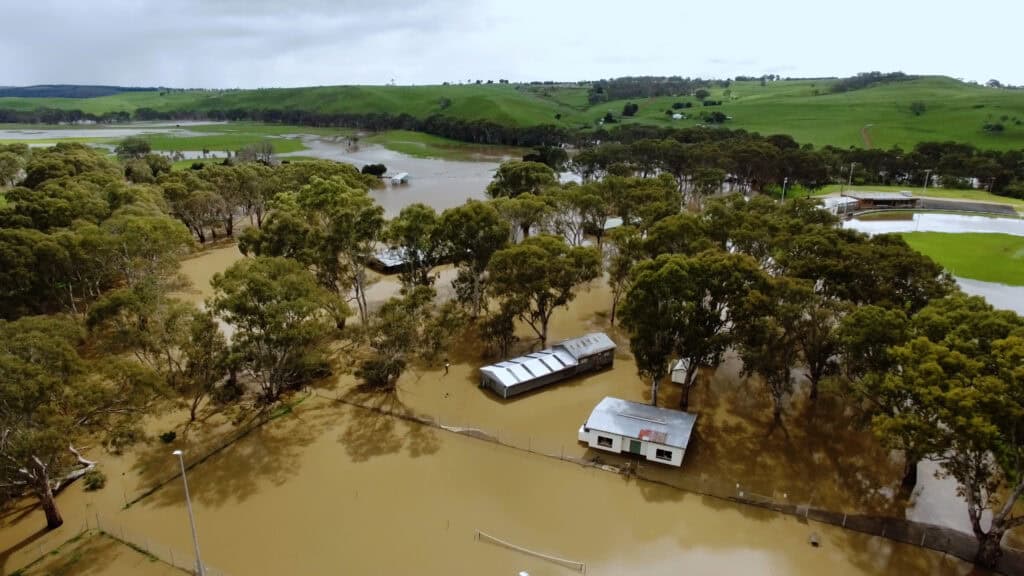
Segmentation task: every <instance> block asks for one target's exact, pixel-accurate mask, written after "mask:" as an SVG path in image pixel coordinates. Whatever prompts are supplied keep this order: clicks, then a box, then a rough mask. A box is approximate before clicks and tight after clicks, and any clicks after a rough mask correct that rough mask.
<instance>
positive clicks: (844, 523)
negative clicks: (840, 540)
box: [843, 512, 846, 528]
mask: <svg viewBox="0 0 1024 576" xmlns="http://www.w3.org/2000/svg"><path fill="white" fill-rule="evenodd" d="M843 528H846V512H843Z"/></svg>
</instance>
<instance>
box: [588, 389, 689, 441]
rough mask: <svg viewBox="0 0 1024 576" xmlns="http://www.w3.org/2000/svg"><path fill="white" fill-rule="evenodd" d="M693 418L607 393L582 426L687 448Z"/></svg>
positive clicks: (684, 413)
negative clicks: (613, 396)
mask: <svg viewBox="0 0 1024 576" xmlns="http://www.w3.org/2000/svg"><path fill="white" fill-rule="evenodd" d="M696 422H697V415H696V414H690V413H689V412H680V411H679V410H669V409H667V408H658V407H657V406H651V405H649V404H640V403H637V402H630V401H628V400H622V399H621V398H612V397H611V396H606V397H605V398H604V400H601V402H599V403H598V405H597V406H596V407H594V411H593V412H591V413H590V418H587V423H586V424H584V426H585V427H587V428H590V429H591V430H598V431H601V432H608V433H609V434H618V435H619V436H625V437H627V438H637V439H640V438H643V439H645V440H650V441H652V442H657V443H659V444H664V445H666V446H673V447H676V448H686V445H687V444H689V443H690V435H691V434H692V433H693V426H694V424H696Z"/></svg>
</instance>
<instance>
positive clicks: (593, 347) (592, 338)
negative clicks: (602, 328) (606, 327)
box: [554, 332, 615, 360]
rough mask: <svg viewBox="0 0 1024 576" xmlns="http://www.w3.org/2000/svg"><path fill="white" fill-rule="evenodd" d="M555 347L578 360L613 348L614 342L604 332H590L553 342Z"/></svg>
mask: <svg viewBox="0 0 1024 576" xmlns="http://www.w3.org/2000/svg"><path fill="white" fill-rule="evenodd" d="M554 347H555V349H558V348H564V349H565V350H566V351H567V352H569V354H572V356H573V358H575V359H576V360H579V359H580V358H585V357H587V356H593V355H594V354H600V353H601V352H605V351H607V350H614V349H615V342H612V339H611V338H609V337H608V335H607V334H605V333H604V332H591V333H590V334H585V335H583V336H580V337H579V338H570V339H568V340H563V341H562V342H559V343H558V344H555V346H554Z"/></svg>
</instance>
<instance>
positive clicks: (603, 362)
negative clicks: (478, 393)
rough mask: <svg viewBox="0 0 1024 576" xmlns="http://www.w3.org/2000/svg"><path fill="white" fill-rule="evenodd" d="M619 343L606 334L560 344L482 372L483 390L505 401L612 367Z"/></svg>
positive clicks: (600, 333) (588, 336)
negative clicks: (616, 343)
mask: <svg viewBox="0 0 1024 576" xmlns="http://www.w3.org/2000/svg"><path fill="white" fill-rule="evenodd" d="M614 361H615V342H612V339H611V338H609V337H608V335H606V334H604V333H603V332H594V333H591V334H587V335H585V336H580V337H579V338H572V339H569V340H565V341H563V342H559V343H557V344H555V345H554V346H552V347H551V348H546V349H544V350H541V351H540V352H533V353H532V354H527V355H525V356H520V357H518V358H512V359H509V360H503V361H501V362H498V363H497V364H491V365H490V366H484V367H483V368H481V369H480V387H481V388H490V389H491V390H493V391H494V392H495V393H496V394H497V395H499V396H501V397H502V398H509V397H511V396H515V395H517V394H522V393H524V392H529V391H530V390H535V389H537V388H540V387H542V386H547V385H548V384H552V383H554V382H558V381H560V380H565V379H566V378H572V377H573V376H575V375H577V374H581V373H584V372H593V371H595V370H600V369H602V368H605V367H608V366H611V365H612V363H613V362H614Z"/></svg>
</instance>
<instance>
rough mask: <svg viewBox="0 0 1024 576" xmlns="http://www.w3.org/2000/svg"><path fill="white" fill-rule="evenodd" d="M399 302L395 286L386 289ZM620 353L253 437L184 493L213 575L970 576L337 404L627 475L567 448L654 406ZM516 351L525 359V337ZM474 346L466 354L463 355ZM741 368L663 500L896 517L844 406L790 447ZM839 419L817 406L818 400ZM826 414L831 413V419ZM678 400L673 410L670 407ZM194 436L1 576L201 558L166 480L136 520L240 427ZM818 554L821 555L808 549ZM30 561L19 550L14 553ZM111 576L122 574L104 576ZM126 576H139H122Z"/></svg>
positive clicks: (75, 496)
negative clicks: (588, 427)
mask: <svg viewBox="0 0 1024 576" xmlns="http://www.w3.org/2000/svg"><path fill="white" fill-rule="evenodd" d="M239 257H240V255H239V254H238V251H237V249H234V248H233V247H230V246H229V247H223V248H217V249H214V250H210V251H207V252H206V253H204V254H202V255H200V256H198V257H196V258H193V259H190V260H187V261H185V262H184V263H183V265H182V270H183V272H184V273H185V274H186V275H187V276H189V277H190V278H191V280H192V281H193V282H194V284H195V285H196V287H197V292H196V294H195V295H194V296H195V297H196V298H198V297H200V296H202V295H203V294H208V292H207V291H208V288H206V287H205V286H206V281H207V280H208V278H209V277H210V276H212V274H213V273H214V272H216V271H218V270H222V269H223V268H224V267H226V266H227V265H229V264H230V263H231V262H233V261H234V260H237V259H238V258H239ZM389 282H391V279H388V280H384V281H382V282H381V283H380V284H382V285H383V284H385V283H389ZM609 302H610V297H609V295H608V291H607V289H606V288H604V287H603V286H602V285H600V284H597V285H596V286H594V287H593V288H592V289H589V290H584V291H582V293H581V294H580V296H579V297H578V298H577V299H576V300H575V301H574V302H573V304H572V306H570V307H569V308H568V309H561V310H559V311H557V312H556V313H555V315H554V317H553V320H552V325H551V333H552V340H557V339H559V338H564V337H568V336H573V335H577V334H579V333H582V332H585V331H590V330H595V329H608V326H607V320H606V319H605V317H604V314H603V312H604V311H606V310H607V306H608V303H609ZM610 332H611V334H612V335H613V337H615V338H616V340H617V341H618V342H620V343H621V344H622V348H621V349H620V353H619V354H618V356H617V358H616V364H615V367H614V368H613V369H610V370H606V371H604V372H601V373H598V374H595V375H593V376H590V377H586V378H578V379H574V380H571V381H568V382H566V383H563V384H561V385H556V386H553V387H550V388H546V389H543V390H540V391H537V392H535V393H532V394H529V395H526V396H523V397H519V398H516V399H512V400H500V399H498V398H496V397H494V396H493V395H491V394H490V393H488V392H486V391H483V390H481V389H479V388H478V387H477V386H476V380H477V378H476V371H475V370H476V368H477V367H478V366H479V365H481V364H482V363H484V362H486V361H487V360H486V359H484V358H482V357H481V352H480V349H479V345H478V344H477V343H475V342H473V341H470V342H463V343H458V344H457V345H456V346H455V347H454V352H453V354H452V356H451V360H452V362H453V365H452V368H451V371H450V373H449V374H447V375H445V374H444V372H443V370H442V369H440V368H439V367H437V366H424V365H414V366H412V367H411V368H410V369H409V370H408V371H407V372H406V374H404V375H403V377H402V379H401V380H400V383H399V390H398V393H397V394H394V395H379V394H365V393H360V392H359V391H358V390H357V389H356V387H355V386H354V384H355V382H354V380H353V378H352V377H351V376H350V375H346V374H341V375H339V376H338V377H336V378H334V379H332V380H329V381H326V382H323V383H321V384H320V385H319V386H318V387H317V388H316V390H315V393H314V395H313V396H312V397H310V398H309V399H308V400H306V401H305V402H303V403H301V404H299V405H298V407H297V408H296V409H295V410H294V411H293V412H292V413H290V414H288V415H287V416H285V417H282V418H280V419H278V420H275V421H273V422H271V423H270V424H268V425H266V426H264V427H262V428H259V429H257V430H256V431H254V432H252V433H250V434H248V435H247V436H245V437H244V438H243V439H242V440H240V441H238V442H237V443H235V444H233V445H231V446H230V447H228V448H227V449H225V450H223V451H221V452H219V453H217V454H216V455H214V456H213V457H211V458H209V459H208V460H206V461H204V462H203V463H202V464H200V465H198V466H196V467H195V468H193V469H191V470H190V471H189V483H190V488H191V493H192V498H193V504H194V506H195V515H196V521H197V524H198V529H199V537H200V541H201V545H202V550H203V556H204V559H205V560H206V562H207V563H208V564H210V565H211V566H214V567H216V568H217V569H218V570H222V571H225V572H227V573H229V574H246V575H256V576H259V575H262V574H313V575H315V574H338V573H351V574H368V573H370V574H373V573H379V574H412V573H420V574H453V575H458V574H474V575H475V574H516V573H518V572H519V571H526V572H528V573H530V574H532V575H560V574H572V573H575V572H573V571H572V570H570V569H568V568H566V567H564V566H562V565H559V564H556V563H551V562H549V561H546V560H542V559H540V558H536V557H533V556H529V555H525V554H523V553H521V552H517V551H513V550H511V549H508V548H505V547H503V546H500V545H496V544H493V543H489V542H487V541H486V539H485V540H484V541H480V540H478V539H477V537H476V536H477V531H482V532H484V533H486V534H489V535H491V536H494V537H496V538H500V539H503V540H505V541H508V542H510V543H512V544H514V545H517V546H521V547H525V548H528V549H531V550H535V551H538V552H542V553H545V554H548V555H552V556H556V557H559V558H563V559H566V560H570V561H574V562H582V563H584V564H585V565H586V571H587V573H589V574H609V575H611V574H623V573H642V574H655V575H658V574H678V573H679V572H680V570H685V571H686V572H687V573H690V574H721V573H738V574H754V575H759V574H764V575H768V574H796V575H801V574H806V575H808V576H809V575H816V574H821V573H824V572H828V573H830V574H833V575H835V576H841V575H881V574H890V573H898V574H939V575H945V574H950V575H951V574H967V573H969V572H970V567H969V566H967V565H966V564H964V563H962V562H959V561H957V560H953V559H950V558H948V557H944V556H943V555H942V554H939V553H935V552H932V551H928V550H925V549H920V548H915V547H911V546H906V545H900V544H896V543H893V542H891V541H888V540H885V539H882V538H877V537H869V536H865V535H863V534H859V533H854V532H849V531H844V530H842V529H840V528H837V527H834V526H828V525H821V524H817V523H814V522H810V523H807V522H803V521H800V520H797V519H796V518H794V517H790V516H785V515H779V514H775V513H771V512H768V511H765V510H763V509H760V508H756V507H750V506H741V505H737V504H733V503H730V502H727V501H725V500H721V499H717V498H712V497H706V496H700V495H697V494H693V493H691V492H686V491H682V490H678V489H676V488H671V487H668V486H664V485H661V484H654V483H649V482H645V481H638V480H636V479H627V478H626V477H623V476H620V475H617V474H613V473H609V472H606V471H603V470H600V469H596V468H590V467H581V466H580V465H578V464H574V463H570V462H563V461H559V460H558V459H554V458H546V457H544V456H541V455H539V454H536V453H530V452H528V451H526V450H516V449H513V448H509V447H505V446H499V445H496V444H493V443H489V442H486V441H482V440H478V439H475V438H470V437H467V436H462V435H458V434H455V433H452V432H448V431H444V430H440V429H437V428H434V427H428V426H423V425H421V424H418V423H412V422H409V421H406V420H401V419H397V418H394V417H391V416H384V415H381V414H379V413H377V412H373V411H369V410H366V409H362V408H355V407H351V406H347V405H344V404H339V403H337V402H334V401H333V400H332V399H333V398H344V399H346V400H349V401H357V402H362V403H367V404H371V405H376V406H380V407H382V408H387V409H390V410H395V411H399V412H402V411H405V412H409V413H415V414H419V415H426V416H430V417H433V418H436V419H439V420H440V421H441V423H442V424H444V425H445V426H452V425H458V426H466V427H473V428H478V429H482V430H485V431H486V432H488V433H490V434H492V435H495V436H498V437H499V438H500V440H501V441H502V442H503V443H508V444H512V445H515V446H519V447H521V448H529V450H531V451H533V452H542V453H546V454H554V455H558V454H564V455H566V456H572V457H580V458H583V459H592V458H594V457H598V456H599V457H600V458H601V460H603V461H604V462H606V463H612V464H617V463H621V462H624V461H625V459H624V458H618V457H615V456H613V455H609V454H605V453H600V454H598V453H595V452H593V451H590V450H588V449H587V448H586V447H585V446H582V445H580V444H578V443H577V442H576V429H577V428H578V427H579V425H580V423H581V422H582V421H583V419H584V418H585V417H586V415H587V414H588V413H589V411H590V409H591V408H592V407H593V406H594V404H596V402H597V401H598V400H599V399H600V398H601V397H603V396H604V395H609V394H613V395H616V396H620V397H623V398H627V399H632V400H640V401H643V400H646V399H648V396H647V395H648V388H647V386H646V385H645V384H644V383H643V382H642V381H641V380H640V379H639V378H638V377H637V375H636V371H635V365H634V364H633V363H632V362H631V360H630V357H629V355H628V354H627V353H626V348H627V345H626V341H625V340H624V339H623V338H622V336H621V335H619V334H618V333H617V332H615V331H614V330H610ZM519 334H520V336H521V337H522V338H523V339H524V340H523V343H521V344H520V348H519V350H517V351H522V350H523V349H526V348H528V346H529V345H528V342H527V338H528V334H529V333H528V332H526V331H525V330H520V331H519ZM471 340H472V339H471ZM737 370H738V365H737V362H736V360H735V358H730V359H729V360H728V361H727V363H726V365H725V366H723V368H721V369H719V370H718V371H717V372H716V373H715V374H713V375H710V374H709V375H706V378H705V379H704V380H703V381H702V382H701V383H700V384H699V385H698V387H697V389H696V390H695V392H694V394H693V396H692V403H691V410H692V411H694V412H696V413H697V414H699V419H698V430H697V433H696V435H695V440H694V444H693V445H692V446H691V448H690V450H689V452H688V453H687V455H686V459H685V460H684V466H683V468H682V469H675V468H668V467H660V466H656V465H653V464H651V465H643V467H642V469H641V473H643V474H644V475H645V476H651V477H655V478H657V479H658V480H660V481H662V482H667V483H670V484H671V483H675V484H680V485H686V484H687V483H692V482H698V483H702V484H703V486H704V488H705V491H707V492H712V493H716V494H717V493H721V492H723V491H726V492H727V491H729V490H731V489H732V487H734V486H737V485H739V486H737V489H740V490H742V491H743V492H745V493H746V494H750V495H763V496H765V497H770V498H773V499H776V500H778V501H789V502H793V503H810V504H811V505H813V506H816V507H824V508H832V509H836V510H845V511H849V512H856V511H863V512H879V513H881V512H882V511H885V510H890V509H891V507H892V503H891V502H890V501H889V499H888V497H887V496H886V495H885V493H886V490H885V488H886V487H887V486H892V485H894V483H895V482H896V481H897V479H898V475H899V474H898V473H899V468H900V467H899V463H898V462H893V461H890V459H889V458H887V456H886V455H885V454H883V453H880V452H879V451H878V450H877V448H872V446H873V444H872V442H871V441H870V437H869V435H867V434H865V433H862V432H859V431H858V430H857V428H856V427H855V426H852V425H851V423H850V418H849V417H848V416H844V414H843V412H842V411H841V410H838V409H837V406H833V405H830V404H829V403H828V402H822V401H819V404H818V405H817V406H815V407H809V406H807V405H806V402H803V401H802V392H798V393H797V394H796V396H797V397H796V398H793V399H791V407H790V409H789V410H787V413H786V420H787V427H786V429H785V430H782V429H777V430H774V431H772V430H771V427H770V421H771V416H770V409H769V404H768V402H767V399H766V397H765V396H764V394H762V393H761V392H760V390H759V389H758V388H756V387H755V388H751V387H749V386H750V385H749V383H747V382H745V381H743V380H742V379H740V378H739V377H738V374H737ZM826 398H827V396H826ZM824 399H825V398H823V400H824ZM677 401H678V390H677V389H673V388H672V387H671V386H666V387H665V388H663V396H662V398H661V402H660V403H662V404H665V405H674V404H676V403H677ZM202 417H203V421H202V422H200V423H199V424H198V425H197V426H196V427H195V428H193V430H192V431H190V432H189V433H188V435H187V436H186V435H185V434H184V433H183V429H182V425H183V423H184V420H185V417H184V416H183V414H182V412H181V411H175V412H169V413H166V414H162V415H160V416H158V417H156V418H153V419H152V421H151V423H150V425H149V427H148V428H149V430H150V433H151V434H152V435H155V434H157V433H159V432H163V431H166V430H168V429H177V430H178V432H179V439H178V440H177V441H176V442H175V443H174V444H173V445H165V444H163V443H161V442H160V441H159V440H155V439H153V440H150V441H147V442H145V443H144V444H143V445H141V446H139V447H137V448H136V449H134V450H133V451H132V452H131V453H129V454H127V455H125V456H123V457H116V456H111V455H107V454H104V453H103V452H102V451H100V450H98V449H96V448H93V449H92V450H89V451H88V452H87V454H89V455H90V456H94V457H95V458H96V459H98V460H100V461H101V466H103V469H104V471H105V472H106V474H107V476H108V479H109V480H108V484H107V487H106V488H105V489H104V490H101V491H99V492H95V493H86V492H83V491H82V487H81V484H80V483H79V484H76V485H74V486H72V487H71V488H69V489H68V490H67V491H66V492H65V493H63V494H61V495H60V496H59V497H58V502H59V503H60V505H61V506H62V507H63V512H64V514H65V517H66V519H67V522H68V524H67V529H65V528H62V529H61V530H58V531H57V532H55V533H50V534H44V535H41V536H40V535H38V533H37V532H36V530H37V529H38V527H39V526H41V525H42V517H41V514H40V513H39V511H38V510H30V509H28V508H24V507H23V508H21V509H18V510H16V511H15V512H14V513H12V514H9V515H8V516H7V517H5V518H4V519H3V520H2V521H0V522H2V523H3V524H0V525H2V526H3V528H2V529H0V549H8V550H13V552H11V553H10V554H4V553H0V573H4V572H5V570H7V571H9V570H11V569H14V568H16V567H17V566H20V565H23V564H24V563H25V562H27V561H28V560H30V559H31V558H33V557H35V556H37V554H32V552H33V548H38V549H39V550H46V549H48V547H49V545H50V544H51V543H55V542H56V541H57V540H58V539H60V537H61V535H62V533H63V534H66V535H65V536H64V538H67V537H68V535H70V534H71V533H72V532H70V531H71V530H74V529H76V528H72V527H73V526H74V527H77V526H81V524H82V522H84V521H85V519H87V518H91V517H92V516H93V515H94V514H102V515H103V517H104V523H105V524H113V525H117V526H120V527H121V529H122V530H123V531H125V532H126V533H127V534H128V535H129V536H131V537H132V538H133V539H134V540H137V541H138V540H141V539H145V541H147V542H151V543H153V544H154V545H159V546H163V547H167V548H168V549H173V550H174V551H175V556H176V557H179V558H180V556H181V554H182V553H185V551H188V550H190V549H191V536H190V532H189V528H188V520H187V516H186V514H185V510H184V506H183V502H182V500H183V493H182V490H181V487H180V484H179V483H178V482H177V481H176V480H174V481H171V482H170V483H168V484H167V485H165V486H164V487H163V488H161V489H160V490H158V491H156V492H155V493H153V494H152V495H150V496H148V497H147V498H145V499H144V500H142V501H141V502H139V503H138V504H135V505H133V506H132V507H131V508H129V509H128V510H121V508H122V505H123V503H124V501H125V500H128V499H130V498H131V497H132V496H134V495H137V494H140V493H141V492H142V491H143V490H144V489H145V488H147V487H149V486H152V485H154V484H155V483H156V482H158V481H160V480H164V479H167V478H172V479H173V474H174V470H175V465H176V462H175V461H174V459H173V457H171V456H170V454H169V452H170V450H172V449H174V448H183V449H184V450H185V451H186V454H187V455H188V456H189V457H196V456H197V455H199V454H203V453H206V452H208V451H209V450H210V449H211V448H212V447H213V446H216V445H217V444H218V443H219V442H220V441H219V438H222V437H223V436H224V434H226V433H228V432H230V431H231V430H233V429H232V427H231V426H230V425H229V424H227V423H226V418H225V417H224V416H221V415H219V414H213V413H210V412H208V411H207V409H206V408H204V412H203V416H202ZM812 534H815V535H816V536H817V538H818V539H819V540H820V542H821V546H820V547H817V548H816V547H812V546H811V545H810V544H809V538H810V537H811V535H812ZM25 542H27V544H22V543H25ZM111 573H113V572H111ZM121 573H123V574H128V573H131V572H121Z"/></svg>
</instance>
